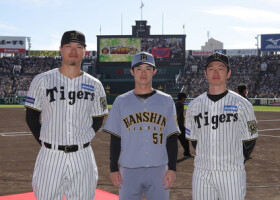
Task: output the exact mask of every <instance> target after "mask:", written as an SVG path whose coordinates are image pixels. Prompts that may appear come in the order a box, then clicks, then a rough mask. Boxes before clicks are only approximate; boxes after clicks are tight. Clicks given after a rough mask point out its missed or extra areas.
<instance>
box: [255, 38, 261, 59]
mask: <svg viewBox="0 0 280 200" xmlns="http://www.w3.org/2000/svg"><path fill="white" fill-rule="evenodd" d="M259 36H260V34H258V35H257V36H256V37H255V39H256V40H257V44H256V46H257V51H258V55H259Z"/></svg>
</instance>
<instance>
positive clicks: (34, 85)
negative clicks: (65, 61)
mask: <svg viewBox="0 0 280 200" xmlns="http://www.w3.org/2000/svg"><path fill="white" fill-rule="evenodd" d="M43 91H45V90H44V89H43V79H42V78H39V76H36V77H35V78H34V79H33V80H32V82H31V84H30V86H29V90H28V92H27V96H26V99H25V106H26V107H28V108H31V109H34V110H37V111H42V97H43V95H42V94H43Z"/></svg>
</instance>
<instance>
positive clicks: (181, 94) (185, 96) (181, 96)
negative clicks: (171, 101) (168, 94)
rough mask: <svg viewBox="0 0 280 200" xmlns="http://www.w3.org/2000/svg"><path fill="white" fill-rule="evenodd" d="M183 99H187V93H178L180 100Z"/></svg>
mask: <svg viewBox="0 0 280 200" xmlns="http://www.w3.org/2000/svg"><path fill="white" fill-rule="evenodd" d="M183 98H187V95H186V93H184V92H180V93H178V99H179V100H181V99H183Z"/></svg>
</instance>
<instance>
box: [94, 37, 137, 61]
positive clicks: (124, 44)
mask: <svg viewBox="0 0 280 200" xmlns="http://www.w3.org/2000/svg"><path fill="white" fill-rule="evenodd" d="M99 45H100V48H99V50H100V52H99V62H131V61H132V58H133V56H134V54H137V53H139V52H140V51H141V38H101V39H100V43H99Z"/></svg>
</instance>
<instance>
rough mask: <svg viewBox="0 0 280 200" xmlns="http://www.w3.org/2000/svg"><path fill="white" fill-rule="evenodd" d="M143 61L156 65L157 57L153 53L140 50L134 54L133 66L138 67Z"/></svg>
mask: <svg viewBox="0 0 280 200" xmlns="http://www.w3.org/2000/svg"><path fill="white" fill-rule="evenodd" d="M143 63H146V64H149V65H151V66H153V67H156V65H155V59H154V56H153V55H152V54H149V53H147V52H140V53H137V54H135V55H134V57H133V59H132V62H131V68H133V67H137V66H138V65H141V64H143Z"/></svg>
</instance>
